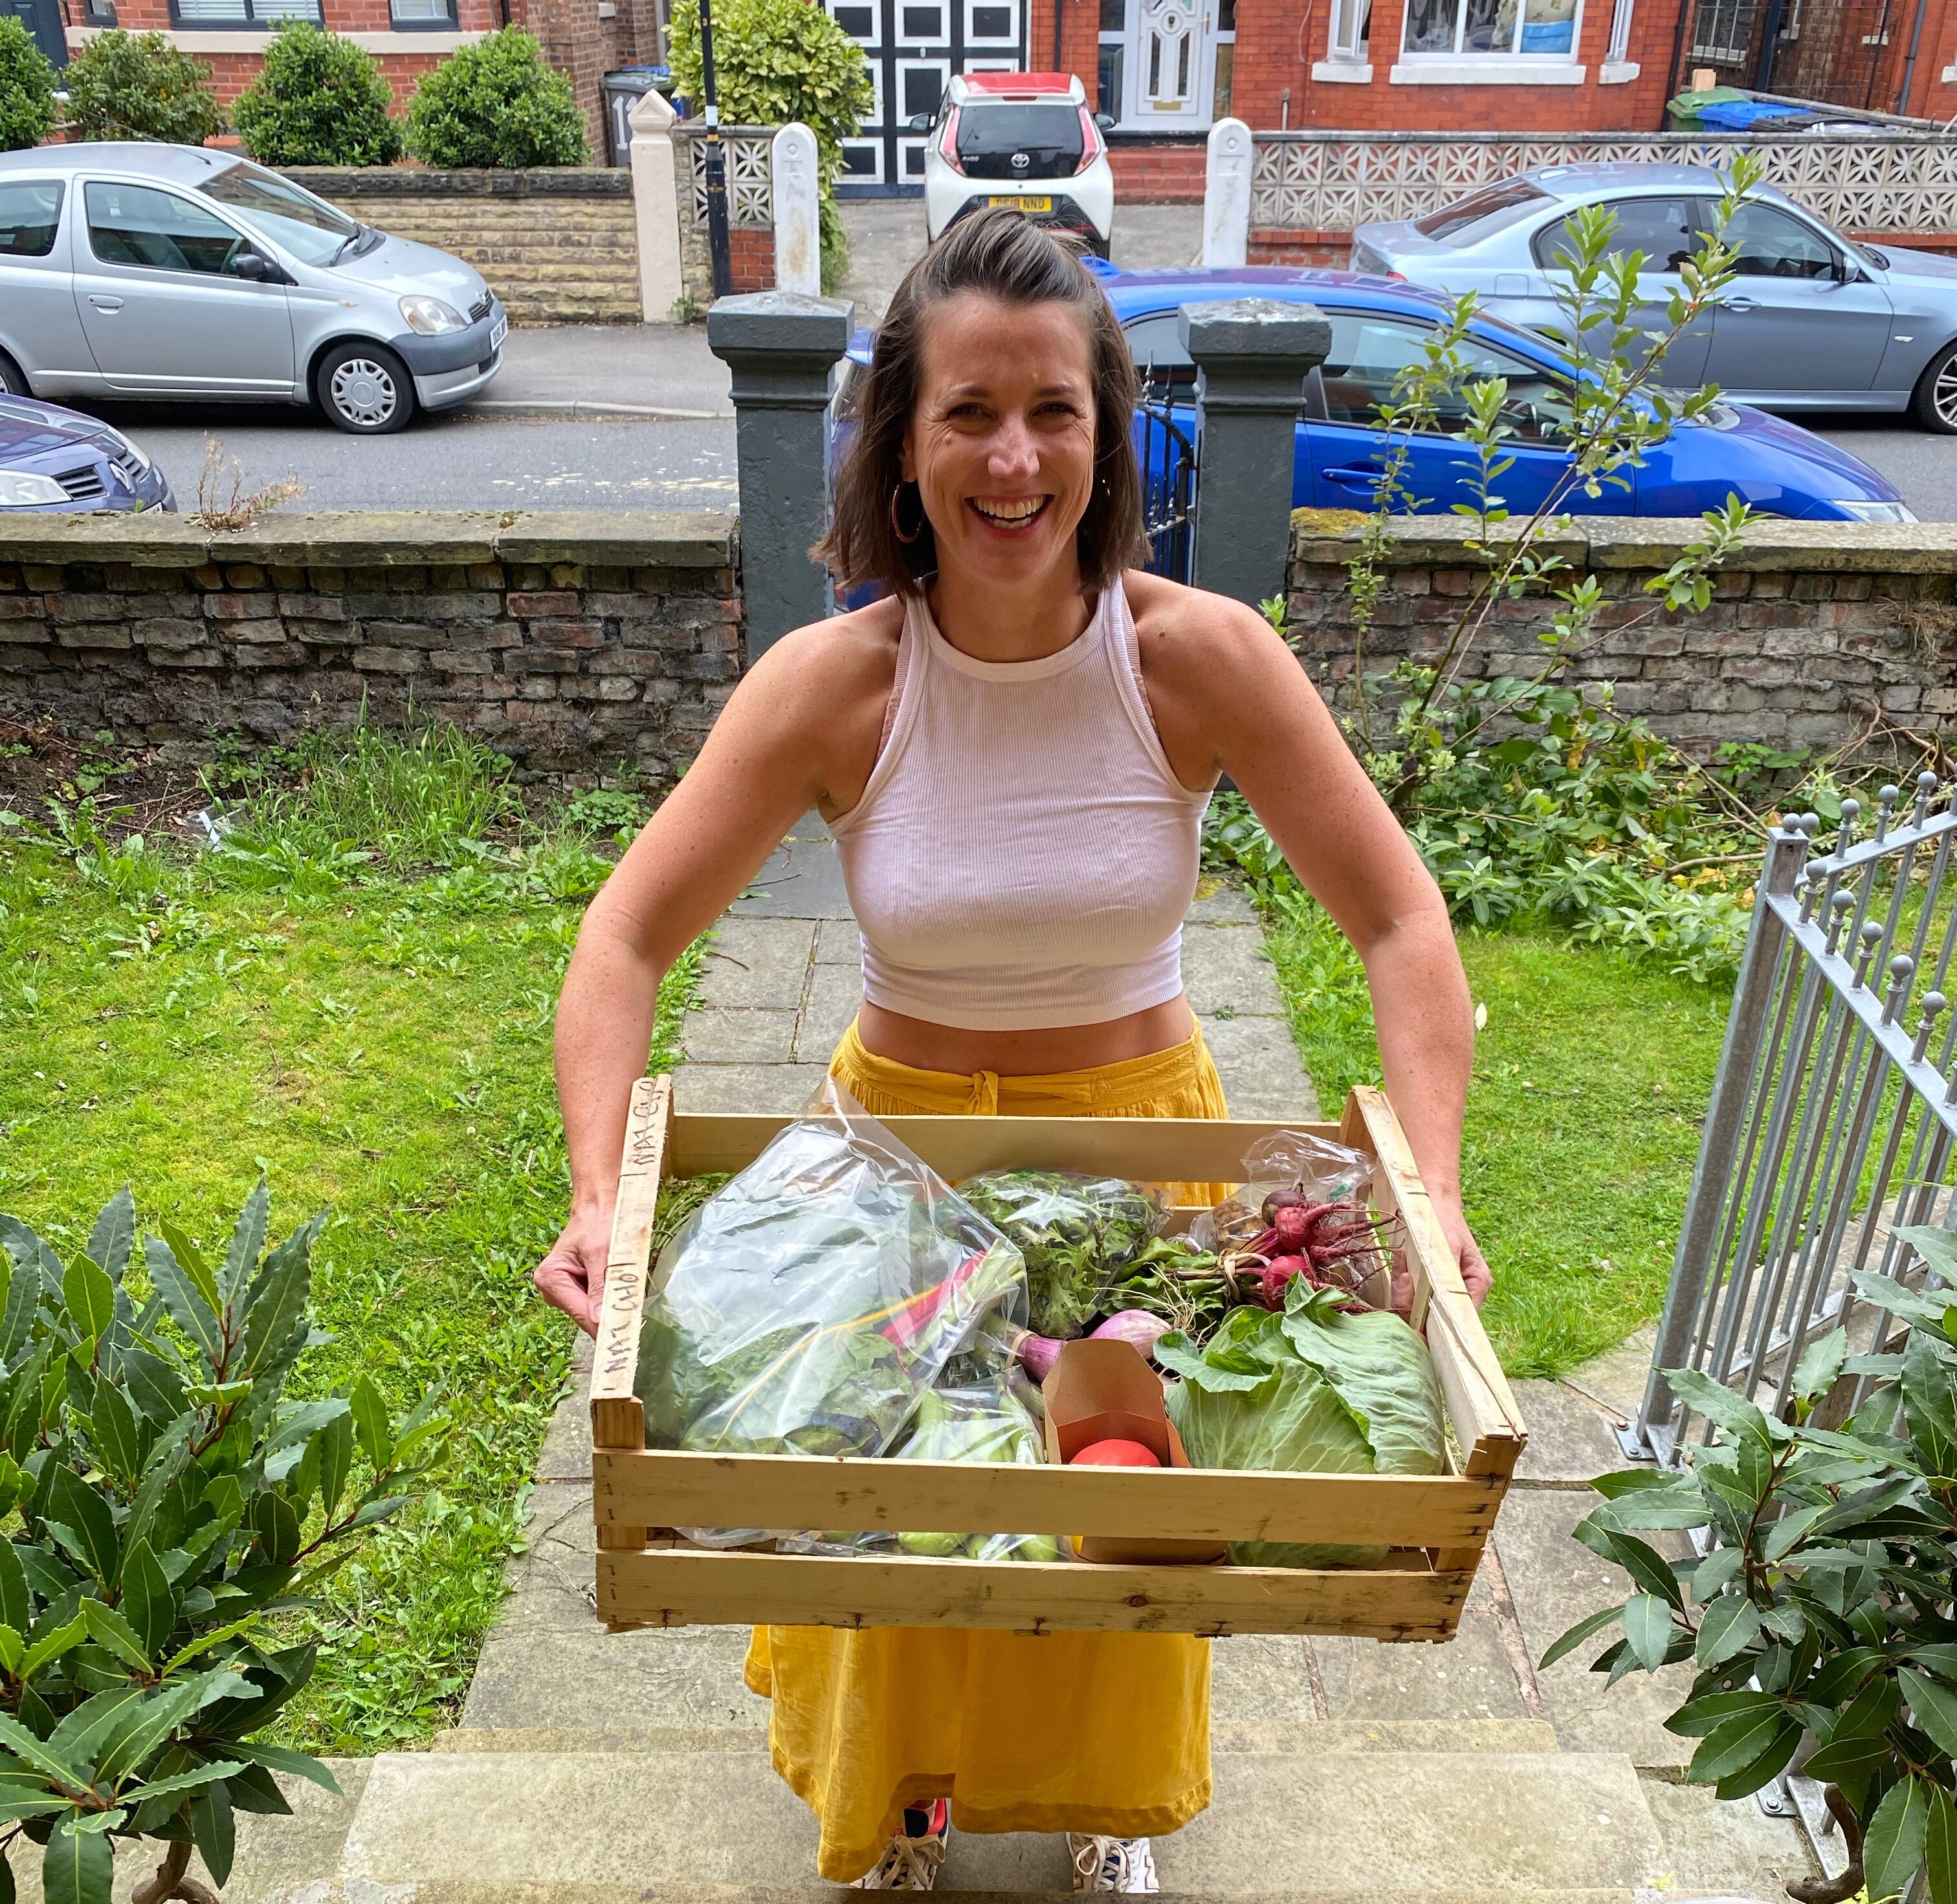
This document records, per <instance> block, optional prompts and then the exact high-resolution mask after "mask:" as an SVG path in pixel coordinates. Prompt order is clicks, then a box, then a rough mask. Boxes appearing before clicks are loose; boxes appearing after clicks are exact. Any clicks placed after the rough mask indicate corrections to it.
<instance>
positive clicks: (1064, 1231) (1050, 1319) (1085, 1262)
mask: <svg viewBox="0 0 1957 1904" xmlns="http://www.w3.org/2000/svg"><path fill="white" fill-rule="evenodd" d="M959 1191H960V1194H961V1195H963V1197H965V1199H966V1201H967V1202H968V1203H970V1204H971V1205H972V1208H973V1209H975V1210H977V1211H978V1212H979V1214H980V1215H981V1216H984V1217H985V1218H987V1219H988V1220H989V1221H991V1222H993V1223H994V1224H995V1225H996V1226H997V1227H998V1228H999V1229H1000V1230H1001V1231H1002V1232H1004V1235H1006V1236H1007V1238H1010V1240H1011V1241H1013V1243H1015V1244H1016V1245H1018V1247H1019V1250H1020V1254H1022V1255H1023V1257H1025V1258H1026V1294H1027V1297H1028V1299H1029V1302H1030V1304H1031V1306H1032V1329H1033V1333H1035V1335H1041V1336H1059V1337H1062V1338H1064V1337H1067V1336H1077V1335H1079V1334H1080V1333H1081V1331H1082V1330H1083V1328H1084V1327H1086V1324H1087V1322H1088V1320H1089V1318H1090V1317H1092V1316H1093V1315H1094V1314H1095V1313H1096V1312H1097V1311H1099V1310H1100V1309H1101V1308H1102V1307H1103V1306H1104V1304H1105V1298H1106V1296H1107V1294H1108V1289H1109V1286H1111V1284H1112V1283H1113V1282H1114V1279H1115V1277H1116V1276H1118V1274H1119V1273H1121V1270H1124V1269H1125V1268H1126V1267H1127V1266H1128V1264H1130V1263H1131V1262H1132V1261H1133V1260H1134V1259H1135V1257H1137V1256H1138V1255H1139V1254H1140V1253H1141V1251H1142V1250H1143V1248H1144V1247H1145V1246H1146V1245H1147V1244H1148V1242H1149V1241H1150V1239H1151V1238H1152V1237H1153V1236H1154V1235H1155V1233H1156V1231H1157V1230H1159V1229H1160V1228H1161V1227H1162V1214H1163V1209H1164V1205H1163V1201H1162V1197H1161V1194H1160V1193H1159V1192H1158V1191H1154V1190H1151V1189H1150V1188H1148V1187H1147V1185H1146V1184H1137V1183H1130V1182H1128V1181H1127V1180H1126V1179H1124V1178H1119V1177H1087V1176H1082V1175H1078V1174H1077V1173H1076V1172H1073V1171H1068V1170H988V1171H987V1172H985V1173H984V1174H983V1175H980V1176H977V1177H969V1178H966V1181H964V1182H963V1183H962V1184H960V1185H959Z"/></svg>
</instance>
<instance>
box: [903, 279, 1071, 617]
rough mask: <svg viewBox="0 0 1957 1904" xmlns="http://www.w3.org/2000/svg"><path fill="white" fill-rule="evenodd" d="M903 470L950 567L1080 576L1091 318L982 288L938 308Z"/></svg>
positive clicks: (985, 573)
mask: <svg viewBox="0 0 1957 1904" xmlns="http://www.w3.org/2000/svg"><path fill="white" fill-rule="evenodd" d="M903 473H904V477H905V479H906V481H907V482H915V483H916V485H918V492H919V493H920V494H921V495H922V497H923V498H924V507H925V514H926V515H928V517H930V518H931V530H932V532H933V533H934V536H935V537H936V539H937V559H938V565H939V568H940V569H941V570H944V569H945V568H954V567H955V568H960V569H962V570H964V571H968V572H969V573H972V574H975V575H977V576H979V577H982V578H983V579H987V580H993V581H996V582H998V583H1001V584H1011V583H1020V584H1023V583H1026V582H1029V581H1033V580H1039V579H1040V578H1042V577H1045V576H1046V575H1048V574H1051V573H1052V572H1053V571H1055V570H1056V569H1057V568H1062V567H1065V568H1069V569H1071V568H1073V566H1074V565H1076V563H1077V555H1076V552H1075V547H1074V531H1075V530H1077V529H1078V528H1079V527H1080V519H1081V517H1083V516H1084V515H1085V514H1086V513H1087V504H1088V503H1089V500H1090V499H1091V498H1092V495H1093V492H1094V384H1093V374H1092V362H1091V359H1090V356H1089V347H1088V336H1087V327H1086V324H1085V323H1083V321H1082V319H1081V318H1080V314H1079V313H1078V312H1077V311H1075V310H1074V309H1073V308H1072V307H1070V305H1064V304H1030V305H1029V304H1007V303H1004V302H1001V300H1000V299H997V298H993V297H988V296H985V295H984V294H983V293H979V292H964V293H960V295H959V296H956V297H955V298H951V299H947V301H946V302H944V304H942V305H939V306H938V307H937V308H936V309H935V310H934V311H933V312H931V315H930V316H929V317H928V318H927V319H926V320H925V326H924V348H923V353H922V366H921V375H920V376H919V378H918V400H917V407H916V409H915V411H914V412H913V413H912V416H911V425H910V428H909V430H908V431H906V432H905V435H904V454H903Z"/></svg>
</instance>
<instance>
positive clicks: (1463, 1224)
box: [1393, 1203, 1494, 1316]
mask: <svg viewBox="0 0 1957 1904" xmlns="http://www.w3.org/2000/svg"><path fill="white" fill-rule="evenodd" d="M1434 1215H1435V1216H1437V1217H1439V1218H1440V1227H1441V1229H1442V1232H1443V1234H1445V1235H1446V1238H1447V1247H1448V1248H1450V1249H1451V1250H1452V1251H1453V1252H1454V1259H1455V1260H1456V1262H1457V1263H1459V1264H1460V1266H1461V1280H1462V1282H1463V1283H1465V1285H1466V1286H1467V1289H1468V1294H1469V1296H1470V1297H1471V1298H1472V1299H1473V1301H1474V1304H1475V1308H1481V1305H1482V1303H1483V1301H1485V1300H1486V1298H1487V1297H1488V1287H1489V1285H1490V1284H1491V1283H1492V1282H1493V1281H1494V1277H1493V1276H1491V1274H1490V1273H1489V1270H1488V1259H1487V1258H1486V1257H1484V1256H1483V1255H1482V1254H1481V1245H1480V1244H1479V1243H1478V1242H1476V1241H1475V1232H1473V1231H1472V1230H1471V1229H1469V1227H1468V1219H1467V1218H1466V1217H1465V1216H1463V1215H1462V1213H1461V1210H1460V1207H1459V1205H1458V1204H1457V1205H1456V1206H1455V1207H1453V1208H1452V1209H1447V1208H1443V1207H1441V1206H1440V1204H1438V1203H1437V1204H1436V1205H1435V1206H1434ZM1393 1313H1394V1314H1396V1315H1400V1316H1411V1315H1412V1314H1413V1272H1412V1270H1409V1269H1408V1267H1407V1260H1406V1251H1405V1250H1404V1249H1401V1250H1398V1251H1395V1253H1394V1256H1393Z"/></svg>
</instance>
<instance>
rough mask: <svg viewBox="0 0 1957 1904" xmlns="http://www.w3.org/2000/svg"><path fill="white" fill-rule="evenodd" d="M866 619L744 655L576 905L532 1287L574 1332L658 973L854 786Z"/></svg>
mask: <svg viewBox="0 0 1957 1904" xmlns="http://www.w3.org/2000/svg"><path fill="white" fill-rule="evenodd" d="M865 617H868V618H871V621H870V625H869V628H868V630H867V632H868V634H870V635H871V637H872V638H871V639H870V640H867V641H866V640H865V634H866V629H865V627H864V626H862V625H861V624H862V623H863V621H865ZM865 617H856V616H852V617H847V618H839V620H837V621H831V622H826V623H824V624H822V625H820V626H818V627H815V628H804V629H798V631H796V632H795V634H791V635H789V636H788V637H786V638H785V639H784V640H781V641H779V642H778V643H776V645H775V646H774V647H772V648H770V650H768V652H767V653H766V654H765V655H764V656H763V657H762V658H761V659H760V661H758V662H757V663H755V665H754V667H753V668H752V669H751V670H750V671H749V672H748V675H746V676H745V678H743V680H742V681H741V684H740V685H739V686H738V688H735V691H734V693H733V695H732V697H731V698H730V699H729V701H728V704H727V705H726V707H725V708H724V709H723V710H722V712H721V714H720V716H719V719H718V720H716V722H715V723H714V725H713V731H712V732H711V733H710V734H709V735H708V736H707V743H706V745H704V746H703V748H701V749H700V756H699V757H698V759H697V760H696V761H694V764H693V765H692V766H691V767H690V768H689V769H688V771H687V773H686V775H685V777H684V779H682V780H681V781H680V783H679V784H678V786H676V787H675V789H673V791H672V792H671V793H670V794H669V795H667V796H666V800H665V801H664V802H663V803H662V805H661V806H660V808H659V811H658V812H656V814H653V818H652V819H651V821H650V822H649V823H648V824H647V827H646V828H645V830H643V832H642V833H640V835H639V837H637V839H636V840H634V841H633V843H632V844H631V848H630V849H628V852H626V854H625V856H624V859H621V861H620V862H619V863H618V868H617V870H616V871H615V872H614V873H613V874H612V876H611V878H609V879H608V880H607V881H605V884H604V886H603V887H602V889H601V890H599V893H598V896H597V897H596V898H595V899H594V900H593V901H592V902H591V904H590V907H589V908H588V909H586V912H585V915H584V922H583V925H582V926H581V927H580V928H579V931H578V935H577V947H576V948H575V949H574V950H573V952H572V954H571V966H570V969H569V970H568V971H567V973H565V975H564V991H563V994H562V995H561V998H559V1000H558V1014H557V1041H556V1059H557V1087H558V1102H559V1104H560V1105H561V1107H562V1109H563V1112H564V1141H565V1143H566V1145H567V1147H568V1149H569V1151H570V1154H571V1216H570V1218H569V1219H568V1220H567V1222H566V1223H565V1225H564V1231H563V1233H562V1234H561V1235H560V1236H559V1237H558V1240H557V1243H556V1245H555V1247H554V1248H552V1251H551V1252H550V1254H549V1255H548V1256H546V1257H545V1258H544V1260H543V1261H542V1263H541V1264H539V1265H538V1266H537V1270H536V1286H537V1289H538V1290H539V1292H540V1293H541V1294H542V1295H543V1297H544V1298H545V1300H546V1301H549V1302H551V1303H552V1304H554V1305H555V1306H556V1307H557V1308H560V1309H562V1310H564V1311H567V1313H569V1314H571V1316H573V1317H575V1318H576V1320H577V1322H578V1324H579V1325H580V1327H583V1328H584V1329H586V1330H591V1331H593V1332H595V1331H596V1328H597V1326H598V1308H599V1303H600V1301H601V1300H602V1295H603V1291H604V1281H605V1257H606V1255H607V1254H608V1253H609V1249H610V1245H611V1235H612V1207H613V1205H614V1203H615V1202H616V1200H617V1197H618V1166H619V1160H620V1158H621V1156H622V1155H623V1154H624V1146H625V1120H626V1114H627V1112H628V1109H630V1106H631V1095H632V1086H633V1085H634V1083H635V1082H637V1080H638V1079H639V1078H640V1077H643V1075H644V1074H645V1069H646V1058H647V1053H648V1052H650V1049H651V1048H652V1039H653V1024H654V1021H655V1020H656V1017H657V1014H658V1011H659V981H660V980H661V979H662V978H663V977H664V976H665V975H666V973H667V972H668V971H669V970H670V969H672V964H673V962H674V960H676V959H677V958H678V957H679V956H680V954H681V953H682V952H684V950H686V948H687V947H688V946H689V945H691V944H692V943H693V941H694V940H695V939H696V938H698V937H699V935H700V934H701V933H702V932H703V931H705V930H706V929H707V927H709V926H710V925H712V924H713V922H714V921H715V920H716V919H718V918H719V916H720V915H721V914H722V912H725V911H726V909H727V908H728V906H730V905H731V904H732V903H733V902H734V901H735V900H736V899H738V897H740V896H741V892H742V891H743V890H744V889H745V887H747V885H748V883H749V882H750V881H751V880H752V879H753V878H754V875H756V874H757V872H758V871H760V868H762V866H763V865H764V864H765V863H766V862H767V858H768V856H769V855H770V853H771V852H773V851H774V849H775V848H776V846H778V845H779V843H780V842H781V840H782V836H783V835H784V834H785V833H787V831H788V830H789V828H790V827H792V826H793V825H794V824H795V821H798V819H800V818H801V816H802V815H803V814H805V813H807V812H808V811H809V809H810V808H811V807H817V806H824V805H826V806H827V807H828V808H829V810H830V811H843V809H844V808H846V806H848V805H853V804H854V802H855V798H856V797H857V796H858V795H860V793H861V792H862V779H863V778H867V776H868V772H869V767H870V764H871V761H872V760H873V759H874V753H875V745H876V732H877V726H879V725H880V722H881V719H882V707H883V702H882V701H879V700H877V697H876V692H875V686H876V675H877V665H876V664H877V650H878V649H879V647H881V646H884V645H885V644H883V643H881V642H880V640H877V639H875V638H874V637H875V634H876V628H877V623H876V622H875V621H874V611H866V612H865ZM846 622H847V623H848V624H850V625H847V626H846V625H845V624H846ZM883 694H884V699H886V700H887V697H888V694H889V678H888V670H887V669H885V671H884V681H883ZM866 737H867V739H866ZM866 747H867V751H865V749H866ZM858 754H862V756H863V757H862V762H861V767H862V774H861V776H860V777H856V776H855V774H854V767H855V756H856V755H858ZM852 777H855V786H854V788H853V789H852V788H851V787H850V786H849V784H848V783H849V781H850V780H852ZM838 783H841V785H840V786H839V787H838ZM832 789H837V790H839V791H840V792H842V793H843V795H844V797H843V799H841V800H840V801H838V800H836V799H833V798H832Z"/></svg>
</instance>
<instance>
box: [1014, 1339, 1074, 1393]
mask: <svg viewBox="0 0 1957 1904" xmlns="http://www.w3.org/2000/svg"><path fill="white" fill-rule="evenodd" d="M1066 1346H1067V1344H1066V1343H1064V1342H1058V1341H1056V1340H1055V1339H1054V1338H1053V1337H1052V1336H1021V1337H1020V1339H1019V1340H1018V1342H1017V1343H1015V1344H1014V1345H1013V1352H1014V1353H1015V1354H1016V1355H1018V1357H1019V1358H1020V1367H1021V1368H1023V1369H1024V1370H1025V1371H1026V1374H1027V1375H1028V1377H1029V1378H1030V1379H1031V1380H1032V1381H1034V1382H1036V1383H1038V1382H1043V1381H1045V1380H1046V1378H1047V1377H1048V1376H1049V1375H1050V1374H1052V1373H1053V1365H1054V1362H1055V1361H1056V1359H1058V1356H1059V1355H1060V1352H1061V1350H1062V1349H1064V1348H1065V1347H1066Z"/></svg>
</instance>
